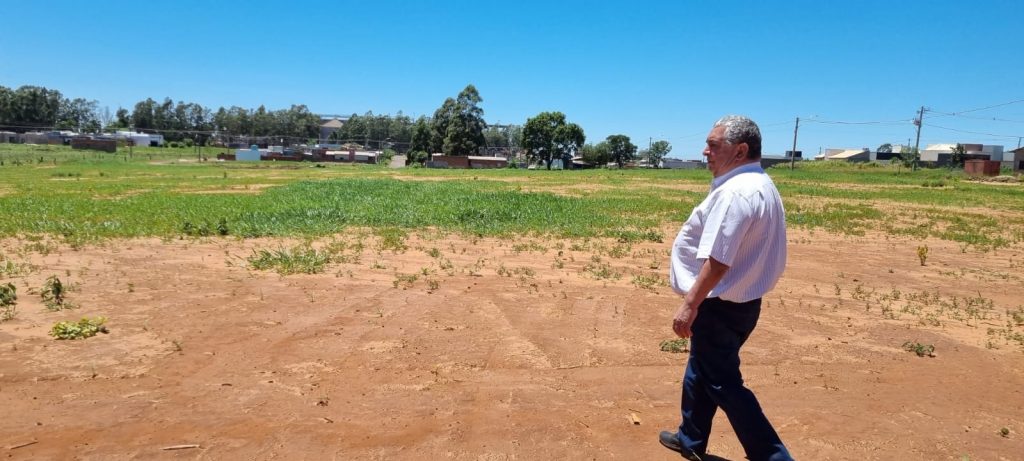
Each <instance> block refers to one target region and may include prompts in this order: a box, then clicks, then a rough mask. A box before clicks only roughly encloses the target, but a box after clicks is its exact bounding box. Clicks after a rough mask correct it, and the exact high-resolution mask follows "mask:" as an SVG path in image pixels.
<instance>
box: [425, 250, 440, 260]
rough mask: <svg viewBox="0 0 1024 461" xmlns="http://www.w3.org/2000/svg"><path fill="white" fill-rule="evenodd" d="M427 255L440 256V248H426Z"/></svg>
mask: <svg viewBox="0 0 1024 461" xmlns="http://www.w3.org/2000/svg"><path fill="white" fill-rule="evenodd" d="M427 256H430V257H431V258H440V257H441V250H438V249H437V248H431V249H429V250H427Z"/></svg>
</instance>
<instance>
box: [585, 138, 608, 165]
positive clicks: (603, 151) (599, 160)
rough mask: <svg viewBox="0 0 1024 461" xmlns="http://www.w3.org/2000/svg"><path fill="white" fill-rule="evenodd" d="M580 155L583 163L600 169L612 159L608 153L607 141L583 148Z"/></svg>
mask: <svg viewBox="0 0 1024 461" xmlns="http://www.w3.org/2000/svg"><path fill="white" fill-rule="evenodd" d="M582 155H583V161H584V162H587V163H589V164H592V165H598V166H602V167H603V166H605V165H607V164H608V162H610V161H611V159H612V156H611V154H610V153H609V152H608V142H607V141H601V142H599V143H597V144H587V145H585V146H583V149H582Z"/></svg>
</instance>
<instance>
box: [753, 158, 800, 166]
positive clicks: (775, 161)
mask: <svg viewBox="0 0 1024 461" xmlns="http://www.w3.org/2000/svg"><path fill="white" fill-rule="evenodd" d="M799 158H800V157H799V156H797V159H799ZM792 162H793V158H792V157H790V156H788V155H762V156H761V168H771V167H773V166H775V165H779V164H786V165H788V164H790V163H792Z"/></svg>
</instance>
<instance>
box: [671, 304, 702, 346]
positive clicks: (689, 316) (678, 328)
mask: <svg viewBox="0 0 1024 461" xmlns="http://www.w3.org/2000/svg"><path fill="white" fill-rule="evenodd" d="M696 319H697V306H693V307H691V306H690V303H688V302H686V301H683V303H682V304H681V305H679V309H676V315H675V317H672V331H674V332H676V335H677V336H679V337H680V338H689V337H690V336H693V331H692V330H691V329H690V328H691V327H692V326H693V321H694V320H696Z"/></svg>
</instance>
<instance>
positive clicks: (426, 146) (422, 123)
mask: <svg viewBox="0 0 1024 461" xmlns="http://www.w3.org/2000/svg"><path fill="white" fill-rule="evenodd" d="M409 152H423V153H427V154H429V153H430V122H428V121H427V118H426V117H420V118H419V119H417V120H416V124H415V125H414V126H413V128H412V140H411V143H410V145H409ZM410 158H411V156H410V157H407V159H410Z"/></svg>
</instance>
